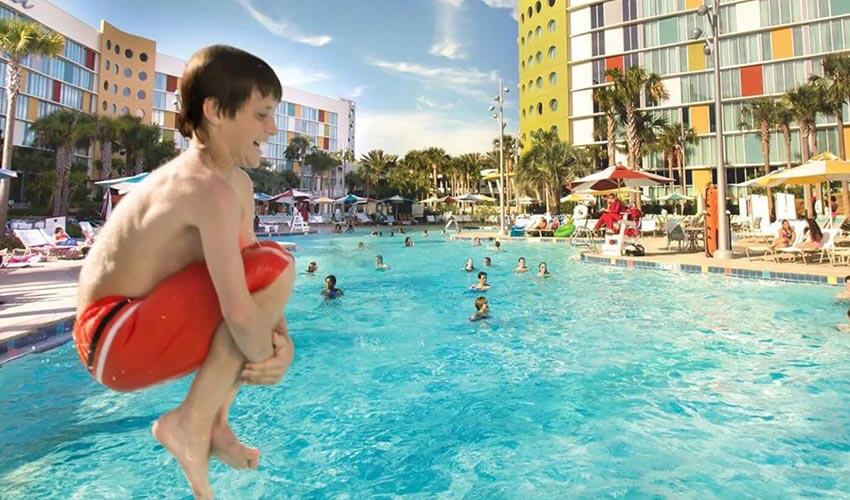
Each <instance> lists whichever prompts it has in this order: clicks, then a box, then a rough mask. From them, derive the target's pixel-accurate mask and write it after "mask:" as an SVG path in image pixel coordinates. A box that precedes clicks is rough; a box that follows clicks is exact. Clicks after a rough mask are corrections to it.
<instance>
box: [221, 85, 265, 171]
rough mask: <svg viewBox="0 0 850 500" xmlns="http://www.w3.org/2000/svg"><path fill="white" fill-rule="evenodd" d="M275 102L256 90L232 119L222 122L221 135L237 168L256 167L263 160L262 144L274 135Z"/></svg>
mask: <svg viewBox="0 0 850 500" xmlns="http://www.w3.org/2000/svg"><path fill="white" fill-rule="evenodd" d="M277 105H278V101H277V99H275V98H274V96H271V95H269V96H266V97H262V96H261V95H260V93H259V92H257V91H256V90H255V91H254V92H252V93H251V97H250V98H249V99H248V100H247V101H245V104H243V105H242V108H240V109H239V111H237V112H236V115H235V116H234V117H233V119H226V118H225V119H224V120H222V122H221V123H222V132H223V134H222V135H221V137H222V139H223V140H224V141H227V147H228V149H229V150H230V154H231V156H232V157H233V161H234V163H235V164H236V165H237V166H240V167H257V166H259V164H260V160H261V159H262V157H263V150H262V145H263V144H264V143H265V142H266V141H268V139H269V137H271V136H273V135H274V134H276V133H277V127H276V126H275V123H274V111H275V108H277Z"/></svg>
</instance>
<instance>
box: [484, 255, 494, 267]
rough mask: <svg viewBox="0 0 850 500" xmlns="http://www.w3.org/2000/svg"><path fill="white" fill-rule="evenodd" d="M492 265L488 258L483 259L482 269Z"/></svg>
mask: <svg viewBox="0 0 850 500" xmlns="http://www.w3.org/2000/svg"><path fill="white" fill-rule="evenodd" d="M492 264H493V261H492V260H490V257H484V267H490V266H491V265H492Z"/></svg>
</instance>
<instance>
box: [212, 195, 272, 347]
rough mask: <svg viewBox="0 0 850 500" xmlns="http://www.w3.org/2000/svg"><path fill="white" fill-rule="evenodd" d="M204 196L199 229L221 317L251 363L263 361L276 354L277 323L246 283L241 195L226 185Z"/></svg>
mask: <svg viewBox="0 0 850 500" xmlns="http://www.w3.org/2000/svg"><path fill="white" fill-rule="evenodd" d="M202 196H203V201H202V202H200V203H199V204H198V206H197V208H196V210H197V213H198V214H199V217H198V219H199V220H198V222H197V227H198V230H199V231H200V233H201V244H202V246H203V250H204V260H205V261H206V263H207V268H208V269H209V273H210V277H211V278H212V282H213V286H214V287H215V291H216V295H217V296H218V302H219V306H220V307H221V313H222V317H223V318H224V321H225V322H226V323H227V326H228V328H229V329H230V332H231V334H232V335H233V341H234V342H235V343H236V346H237V347H238V348H239V350H240V351H242V354H243V355H244V356H245V357H246V358H247V359H248V361H251V362H258V361H264V360H266V359H268V358H269V357H270V356H271V355H272V354H273V350H272V343H271V339H270V332H271V331H272V328H273V327H274V323H273V322H272V321H270V320H269V319H267V318H266V317H265V316H266V315H265V314H264V313H263V312H262V311H261V310H260V308H258V307H257V305H256V304H255V303H254V300H253V298H252V297H251V294H250V292H249V291H248V285H247V283H246V282H245V271H244V267H243V263H242V255H241V253H240V251H239V228H240V219H241V210H240V204H239V199H238V196H237V195H236V193H235V192H234V190H233V189H232V188H231V187H230V186H229V185H227V184H225V183H223V182H222V183H217V184H213V185H211V186H210V187H209V189H208V190H206V192H205V193H204V194H203V195H202Z"/></svg>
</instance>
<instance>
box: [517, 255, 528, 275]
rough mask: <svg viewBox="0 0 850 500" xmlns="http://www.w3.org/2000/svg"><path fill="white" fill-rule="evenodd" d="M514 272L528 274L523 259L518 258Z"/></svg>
mask: <svg viewBox="0 0 850 500" xmlns="http://www.w3.org/2000/svg"><path fill="white" fill-rule="evenodd" d="M514 271H515V272H518V273H527V272H528V266H526V265H525V257H520V258H519V259H517V261H516V269H514Z"/></svg>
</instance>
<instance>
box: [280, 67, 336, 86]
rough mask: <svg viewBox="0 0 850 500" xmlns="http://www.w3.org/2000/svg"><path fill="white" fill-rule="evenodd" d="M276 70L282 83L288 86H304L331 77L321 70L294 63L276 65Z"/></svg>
mask: <svg viewBox="0 0 850 500" xmlns="http://www.w3.org/2000/svg"><path fill="white" fill-rule="evenodd" d="M274 72H275V73H276V74H277V77H278V78H279V79H280V83H282V84H283V85H285V86H287V87H296V88H298V87H302V86H304V85H309V84H311V83H317V82H323V81H325V80H328V79H329V78H330V76H329V75H327V74H325V73H322V72H321V71H316V70H312V69H309V68H302V67H301V66H295V65H293V64H290V65H287V66H274Z"/></svg>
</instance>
